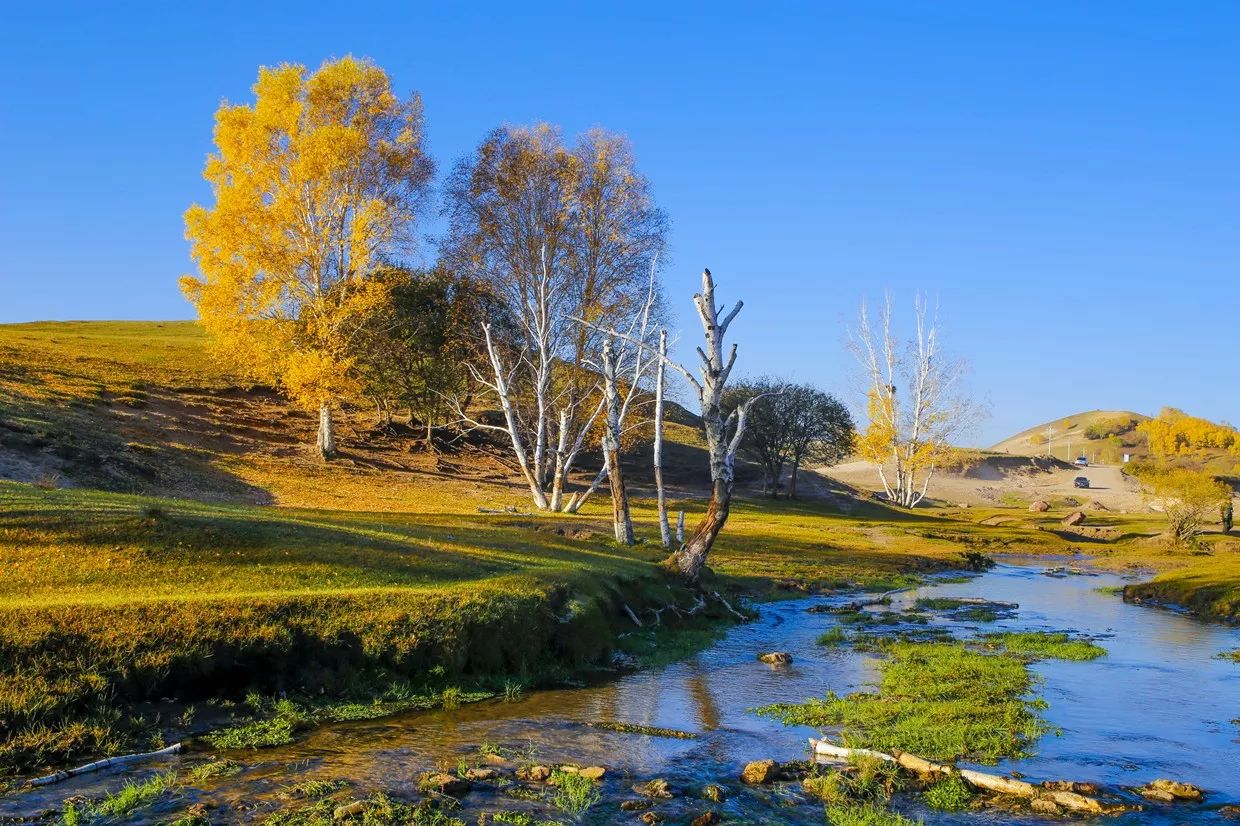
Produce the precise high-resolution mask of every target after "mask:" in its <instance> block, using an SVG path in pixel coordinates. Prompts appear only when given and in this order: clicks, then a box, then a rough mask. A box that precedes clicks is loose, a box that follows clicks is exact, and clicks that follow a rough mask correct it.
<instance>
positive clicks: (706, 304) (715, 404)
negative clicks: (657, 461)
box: [597, 269, 762, 582]
mask: <svg viewBox="0 0 1240 826" xmlns="http://www.w3.org/2000/svg"><path fill="white" fill-rule="evenodd" d="M693 304H694V307H695V308H696V309H697V313H698V318H699V320H700V321H701V323H702V333H703V337H704V339H705V342H704V346H699V347H697V348H696V351H697V355H698V361H699V365H698V374H697V375H694V373H693V372H692V371H691V370H689V369H688V368H687V367H685V366H684V365H682V364H679V363H678V362H675V361H672V360H671V359H670V358H668V357H667V353H666V349H667V348H666V336H664V335H660V347H659V350H658V353H659V363H660V364H662V365H664V366H666V367H670V368H672V369H673V370H675V371H676V372H677V373H680V375H682V376H683V377H684V379H685V381H687V382H688V383H689V385H690V386H691V387H692V388H693V391H694V394H695V395H696V396H697V399H698V408H699V410H700V411H701V420H702V429H703V430H704V431H705V434H706V453H707V457H708V460H709V467H710V480H711V487H710V501H709V502H708V503H707V506H706V513H705V514H704V515H703V516H702V519H701V520H700V521H699V522H698V524H697V526H696V527H695V528H694V529H693V533H692V534H690V535H689V537H688V539H686V540H684V541H683V542H682V544H681V546H680V548H678V549H677V550H676V551H674V552H673V553H672V554H671V556H669V557H668V558H667V560H666V561H665V563H664V564H665V565H666V566H667V567H668V568H670V569H671V570H673V571H676V572H677V573H679V574H680V575H681V576H683V577H684V578H685V579H686V580H688V581H689V582H697V580H698V578H699V577H700V576H701V573H702V568H703V567H704V566H705V565H706V558H707V556H708V555H709V553H710V549H711V546H712V545H714V542H715V539H716V538H717V537H718V536H719V533H720V532H721V531H722V530H723V527H724V525H725V524H727V521H728V513H729V511H730V509H731V504H732V492H733V489H734V488H735V483H736V452H737V450H739V449H740V445H741V441H742V440H743V439H744V437H745V427H746V424H747V422H748V418H749V409H750V406H751V405H753V404H754V403H755V402H757V401H759V400H760V399H761V398H762V396H755V397H753V398H749V399H746V400H745V401H743V402H741V403H740V404H737V405H735V406H733V407H731V408H730V409H728V408H727V407H725V394H726V390H727V383H728V377H729V376H730V375H731V374H732V368H733V367H734V366H735V365H736V349H737V348H736V345H735V344H733V345H732V346H731V347H725V345H724V339H725V338H726V337H727V332H728V328H729V327H730V326H731V325H732V322H733V321H734V320H735V319H736V316H737V314H739V313H740V311H741V308H742V307H743V306H744V302H743V301H737V302H736V304H735V305H733V307H732V309H731V310H729V311H728V312H726V313H724V312H723V308H722V307H720V306H718V305H716V304H715V280H714V278H713V277H712V276H711V274H710V270H708V269H706V270H702V291H701V292H700V293H697V294H695V295H694V296H693ZM597 329H603V330H604V331H605V332H606V333H607V334H608V335H613V336H617V337H620V338H623V339H625V340H626V341H628V342H630V343H631V344H633V345H634V346H635V347H637V348H639V349H642V350H648V349H651V348H650V345H649V344H647V343H645V342H642V341H640V340H639V339H636V338H634V337H633V336H632V335H630V334H626V333H621V332H618V331H616V330H614V329H610V330H607V329H606V328H603V327H601V326H600V327H597ZM657 418H658V417H656V419H657ZM683 525H684V512H683V511H682V512H681V514H680V524H679V525H678V526H677V535H678V536H682V535H683Z"/></svg>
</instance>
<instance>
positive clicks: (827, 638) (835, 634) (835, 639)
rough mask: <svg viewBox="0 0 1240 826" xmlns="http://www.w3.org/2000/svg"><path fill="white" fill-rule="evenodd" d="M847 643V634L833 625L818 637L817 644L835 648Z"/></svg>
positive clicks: (839, 627) (841, 628)
mask: <svg viewBox="0 0 1240 826" xmlns="http://www.w3.org/2000/svg"><path fill="white" fill-rule="evenodd" d="M845 642H848V632H847V631H845V630H844V629H843V627H841V626H839V625H833V626H831V627H830V628H829V629H827V630H826V631H824V632H822V633H821V634H819V635H818V644H819V645H825V646H836V645H840V644H842V643H845Z"/></svg>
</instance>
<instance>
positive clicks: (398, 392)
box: [357, 265, 502, 445]
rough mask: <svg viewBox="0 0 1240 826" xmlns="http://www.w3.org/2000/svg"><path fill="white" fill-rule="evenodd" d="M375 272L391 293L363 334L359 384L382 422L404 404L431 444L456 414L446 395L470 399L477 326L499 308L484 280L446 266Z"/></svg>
mask: <svg viewBox="0 0 1240 826" xmlns="http://www.w3.org/2000/svg"><path fill="white" fill-rule="evenodd" d="M375 277H376V279H379V280H381V281H382V282H383V284H384V285H385V287H386V288H387V300H386V301H384V302H383V303H382V304H381V305H380V306H378V307H377V308H376V309H375V311H374V312H373V313H372V314H371V315H370V316H369V318H368V319H367V322H366V324H365V326H364V327H363V328H362V330H361V335H360V336H359V339H358V356H357V369H358V372H359V375H360V378H361V382H362V387H363V390H364V392H365V394H366V395H367V396H368V397H369V398H370V399H371V401H372V402H373V403H374V405H375V408H376V410H377V411H378V412H379V415H380V417H381V419H382V420H383V421H384V422H390V421H391V418H392V414H393V412H394V411H395V410H398V409H400V410H405V411H407V412H408V415H409V421H410V424H414V423H417V424H420V425H421V426H422V427H424V428H425V430H426V441H427V444H428V445H430V443H431V440H432V436H433V431H434V428H435V427H437V426H439V425H442V424H447V423H449V422H451V421H454V420H455V416H454V415H453V405H452V404H451V403H450V402H449V400H450V399H456V400H459V401H460V402H461V403H462V404H463V405H464V406H466V407H468V406H469V404H470V400H471V399H472V396H473V393H474V391H475V390H476V383H475V382H474V381H473V379H472V375H471V372H470V370H469V366H470V365H471V364H473V363H477V362H479V360H480V359H481V357H482V352H481V349H480V346H479V341H478V330H479V329H480V327H481V325H482V324H483V323H484V322H487V321H492V322H497V321H502V313H501V311H500V309H499V308H498V307H496V306H495V302H494V301H493V300H492V299H491V296H490V294H489V292H488V291H487V290H486V289H485V288H484V287H482V286H481V285H480V284H478V283H477V282H475V281H473V280H471V279H469V278H464V277H461V276H459V275H457V274H456V273H454V272H452V271H451V270H450V269H448V268H447V267H445V266H442V265H441V266H438V267H436V268H434V269H432V270H408V269H405V268H402V267H391V268H388V269H386V270H384V271H382V272H381V273H379V274H378V275H376V276H375Z"/></svg>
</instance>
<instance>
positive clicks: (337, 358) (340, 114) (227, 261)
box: [181, 57, 431, 407]
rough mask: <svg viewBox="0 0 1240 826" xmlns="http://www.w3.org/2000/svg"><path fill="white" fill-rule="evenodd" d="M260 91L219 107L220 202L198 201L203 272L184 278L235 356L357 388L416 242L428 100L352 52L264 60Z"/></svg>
mask: <svg viewBox="0 0 1240 826" xmlns="http://www.w3.org/2000/svg"><path fill="white" fill-rule="evenodd" d="M254 95H255V102H254V104H253V105H247V104H236V105H234V104H229V103H224V104H223V105H221V107H220V109H219V111H218V112H217V113H216V119H215V120H216V125H215V144H216V147H217V152H216V153H215V154H213V155H211V156H210V157H209V158H208V160H207V164H206V169H205V171H204V173H203V175H204V177H205V178H206V179H207V181H208V182H210V184H211V189H212V192H213V194H214V196H215V205H214V206H213V207H204V206H200V205H198V204H195V205H194V206H192V207H190V209H189V210H188V211H187V212H186V213H185V224H186V237H187V238H188V239H189V241H190V242H191V251H192V254H193V257H194V260H195V261H196V262H197V263H198V267H199V270H200V271H201V277H193V276H185V277H184V278H182V279H181V289H182V290H183V292H184V293H185V296H186V298H188V299H189V300H190V302H191V303H193V304H194V306H195V307H196V308H197V310H198V314H199V318H200V320H201V322H202V324H203V326H204V327H206V329H207V330H208V331H209V332H211V333H212V334H213V335H214V337H215V346H216V349H217V351H218V352H219V353H220V354H221V355H222V356H223V357H225V358H227V359H228V360H229V362H230V363H232V364H235V365H236V366H237V368H238V369H240V370H242V371H244V372H245V373H247V374H249V375H250V376H251V377H253V378H254V379H256V380H259V381H265V382H269V383H271V384H274V385H276V386H278V387H280V388H281V389H282V390H283V391H284V392H286V393H287V394H288V395H289V396H290V397H291V398H293V399H294V400H295V401H297V402H298V403H301V404H304V405H306V406H309V407H316V406H319V405H321V404H328V403H330V402H331V401H332V399H334V398H336V397H338V396H340V395H342V394H346V393H349V392H351V391H353V390H354V389H355V383H354V382H355V380H354V377H353V370H352V368H353V358H352V355H351V349H352V347H353V339H354V338H355V336H356V333H357V330H358V328H359V326H360V325H361V323H362V322H363V320H364V319H365V318H366V317H367V316H368V315H369V314H370V313H372V312H373V311H374V310H375V308H376V307H378V306H379V305H380V304H381V303H382V302H383V301H385V300H386V289H385V288H384V285H383V282H382V281H381V280H378V279H372V278H371V277H370V276H371V275H372V274H373V273H374V271H375V269H376V268H377V267H378V266H379V265H380V264H381V263H382V261H383V259H384V258H385V256H388V255H390V254H392V253H393V252H395V251H398V250H399V249H401V248H402V246H403V245H405V244H407V243H410V242H411V241H412V234H411V230H412V225H413V221H414V217H415V209H416V206H417V203H418V200H419V198H420V196H421V194H422V193H423V191H424V190H425V187H426V184H427V182H428V180H429V177H430V172H431V166H430V161H429V160H428V158H427V156H426V154H425V152H424V151H423V146H422V108H421V101H420V100H419V99H418V97H417V96H416V95H415V96H413V97H411V98H410V99H408V100H404V101H402V100H400V99H399V98H397V97H396V95H395V94H394V93H393V92H392V89H391V83H390V81H389V79H388V77H387V74H386V73H385V72H384V71H383V70H382V69H380V68H378V67H377V66H375V65H374V64H372V63H370V62H369V61H365V60H358V59H355V58H352V57H346V58H343V59H340V60H335V61H329V62H327V63H324V64H323V66H322V67H321V68H319V69H318V70H317V71H315V72H314V73H312V74H307V70H306V68H305V67H304V66H297V65H291V64H284V65H281V66H278V67H276V68H263V69H261V70H260V72H259V78H258V82H257V83H256V84H255V86H254Z"/></svg>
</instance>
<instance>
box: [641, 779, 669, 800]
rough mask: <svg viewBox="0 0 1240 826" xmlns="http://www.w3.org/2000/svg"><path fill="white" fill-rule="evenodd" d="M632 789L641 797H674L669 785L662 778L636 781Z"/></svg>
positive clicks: (664, 798)
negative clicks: (641, 781) (642, 781)
mask: <svg viewBox="0 0 1240 826" xmlns="http://www.w3.org/2000/svg"><path fill="white" fill-rule="evenodd" d="M633 791H635V792H637V793H638V794H640V795H642V796H643V797H652V798H660V799H663V800H666V799H668V798H672V797H675V795H674V794H673V793H672V787H671V785H670V784H669V783H668V782H667V781H666V780H664V779H662V778H656V779H654V780H648V781H646V782H645V783H638V784H637V785H636V786H634V787H633Z"/></svg>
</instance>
